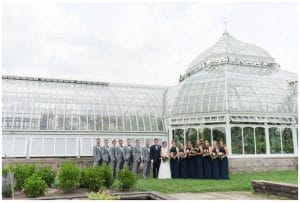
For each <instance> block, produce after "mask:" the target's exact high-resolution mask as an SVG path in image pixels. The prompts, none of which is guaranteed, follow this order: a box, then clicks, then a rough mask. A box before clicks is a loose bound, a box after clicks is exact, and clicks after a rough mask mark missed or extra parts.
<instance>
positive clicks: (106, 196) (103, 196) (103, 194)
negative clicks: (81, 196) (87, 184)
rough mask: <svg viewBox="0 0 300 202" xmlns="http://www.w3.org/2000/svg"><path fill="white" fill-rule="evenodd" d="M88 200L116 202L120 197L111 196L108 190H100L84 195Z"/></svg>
mask: <svg viewBox="0 0 300 202" xmlns="http://www.w3.org/2000/svg"><path fill="white" fill-rule="evenodd" d="M86 195H87V197H88V198H89V199H92V200H118V199H120V196H112V195H111V194H110V191H109V190H108V189H106V190H100V191H98V192H96V193H95V192H91V193H87V194H86Z"/></svg>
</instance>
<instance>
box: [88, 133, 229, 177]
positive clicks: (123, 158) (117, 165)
mask: <svg viewBox="0 0 300 202" xmlns="http://www.w3.org/2000/svg"><path fill="white" fill-rule="evenodd" d="M227 155H228V150H227V148H226V146H225V145H224V142H223V140H220V141H219V142H218V141H213V145H212V146H210V145H209V141H208V140H205V141H203V140H197V143H196V145H193V144H192V143H191V141H189V142H188V146H187V147H186V148H185V147H184V144H183V143H180V144H179V147H177V146H176V141H175V140H173V141H172V145H171V147H169V146H168V144H167V142H165V141H164V142H162V145H159V144H158V139H157V138H154V143H153V145H151V146H150V141H149V140H146V141H145V146H144V147H141V146H140V140H139V139H136V141H135V145H134V146H132V145H131V141H130V139H129V138H128V139H126V145H123V140H122V139H119V140H118V145H117V141H116V140H112V143H111V146H109V144H108V140H107V139H104V144H103V145H102V146H101V142H100V138H97V139H96V145H95V146H94V147H93V159H94V163H93V166H100V165H103V164H104V165H109V166H110V167H111V169H112V176H113V177H116V173H117V172H118V171H119V170H121V169H123V168H124V167H125V166H128V168H129V169H130V170H131V171H133V172H135V173H136V174H139V170H140V166H141V165H143V177H144V178H145V179H148V178H149V177H150V169H151V166H152V169H153V170H152V173H153V178H158V179H171V178H194V179H229V177H228V158H227Z"/></svg>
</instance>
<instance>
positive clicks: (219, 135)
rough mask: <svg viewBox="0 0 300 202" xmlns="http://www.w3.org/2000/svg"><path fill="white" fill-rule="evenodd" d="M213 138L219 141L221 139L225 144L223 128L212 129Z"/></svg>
mask: <svg viewBox="0 0 300 202" xmlns="http://www.w3.org/2000/svg"><path fill="white" fill-rule="evenodd" d="M213 140H216V141H218V142H219V141H220V140H223V141H224V144H226V135H225V128H224V127H219V128H214V129H213Z"/></svg>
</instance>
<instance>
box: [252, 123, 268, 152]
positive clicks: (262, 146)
mask: <svg viewBox="0 0 300 202" xmlns="http://www.w3.org/2000/svg"><path fill="white" fill-rule="evenodd" d="M255 140H256V154H265V153H266V137H265V129H264V128H261V127H259V128H255Z"/></svg>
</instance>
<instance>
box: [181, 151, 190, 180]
mask: <svg viewBox="0 0 300 202" xmlns="http://www.w3.org/2000/svg"><path fill="white" fill-rule="evenodd" d="M179 152H184V149H179ZM187 168H188V167H187V157H186V158H180V159H179V177H180V178H188V170H187Z"/></svg>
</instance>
